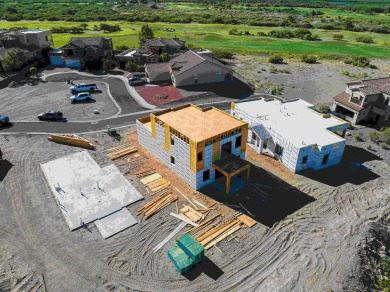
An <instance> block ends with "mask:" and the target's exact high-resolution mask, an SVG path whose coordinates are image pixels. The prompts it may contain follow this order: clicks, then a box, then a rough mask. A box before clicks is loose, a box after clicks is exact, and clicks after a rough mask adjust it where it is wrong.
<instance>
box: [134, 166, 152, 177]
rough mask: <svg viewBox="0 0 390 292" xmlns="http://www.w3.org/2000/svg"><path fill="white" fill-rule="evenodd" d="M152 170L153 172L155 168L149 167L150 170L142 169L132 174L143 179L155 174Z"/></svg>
mask: <svg viewBox="0 0 390 292" xmlns="http://www.w3.org/2000/svg"><path fill="white" fill-rule="evenodd" d="M154 170H155V168H153V167H151V168H148V169H144V170H141V171H138V172H135V173H133V174H134V175H135V176H137V177H143V178H144V177H147V176H149V175H152V174H155V173H156V172H155V171H154Z"/></svg>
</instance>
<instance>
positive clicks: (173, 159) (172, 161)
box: [171, 156, 175, 164]
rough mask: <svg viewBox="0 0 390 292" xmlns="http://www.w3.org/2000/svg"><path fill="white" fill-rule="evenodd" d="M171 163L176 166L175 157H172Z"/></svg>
mask: <svg viewBox="0 0 390 292" xmlns="http://www.w3.org/2000/svg"><path fill="white" fill-rule="evenodd" d="M171 163H172V164H175V157H173V156H171Z"/></svg>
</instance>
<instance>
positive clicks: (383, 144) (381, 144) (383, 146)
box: [379, 142, 387, 149]
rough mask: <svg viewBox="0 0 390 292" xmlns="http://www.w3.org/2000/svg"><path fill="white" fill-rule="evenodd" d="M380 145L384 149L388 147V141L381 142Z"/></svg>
mask: <svg viewBox="0 0 390 292" xmlns="http://www.w3.org/2000/svg"><path fill="white" fill-rule="evenodd" d="M379 147H381V148H382V149H387V145H386V143H383V142H382V143H379Z"/></svg>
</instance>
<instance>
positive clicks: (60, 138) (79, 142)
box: [47, 134, 95, 149]
mask: <svg viewBox="0 0 390 292" xmlns="http://www.w3.org/2000/svg"><path fill="white" fill-rule="evenodd" d="M47 139H48V140H49V141H53V142H57V143H62V144H67V145H72V146H79V147H84V148H88V149H95V145H93V144H92V143H91V142H89V141H88V140H87V139H83V138H81V137H79V136H77V135H73V134H64V135H51V136H49V137H48V138H47Z"/></svg>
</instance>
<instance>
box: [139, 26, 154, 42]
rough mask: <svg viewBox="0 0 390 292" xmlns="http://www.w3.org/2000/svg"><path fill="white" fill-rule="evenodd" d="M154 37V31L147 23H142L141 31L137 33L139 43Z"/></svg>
mask: <svg viewBox="0 0 390 292" xmlns="http://www.w3.org/2000/svg"><path fill="white" fill-rule="evenodd" d="M152 38H154V32H153V30H152V29H151V28H150V27H149V25H148V24H144V25H143V26H142V27H141V31H140V33H139V40H140V43H142V42H143V41H144V40H149V39H152Z"/></svg>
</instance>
